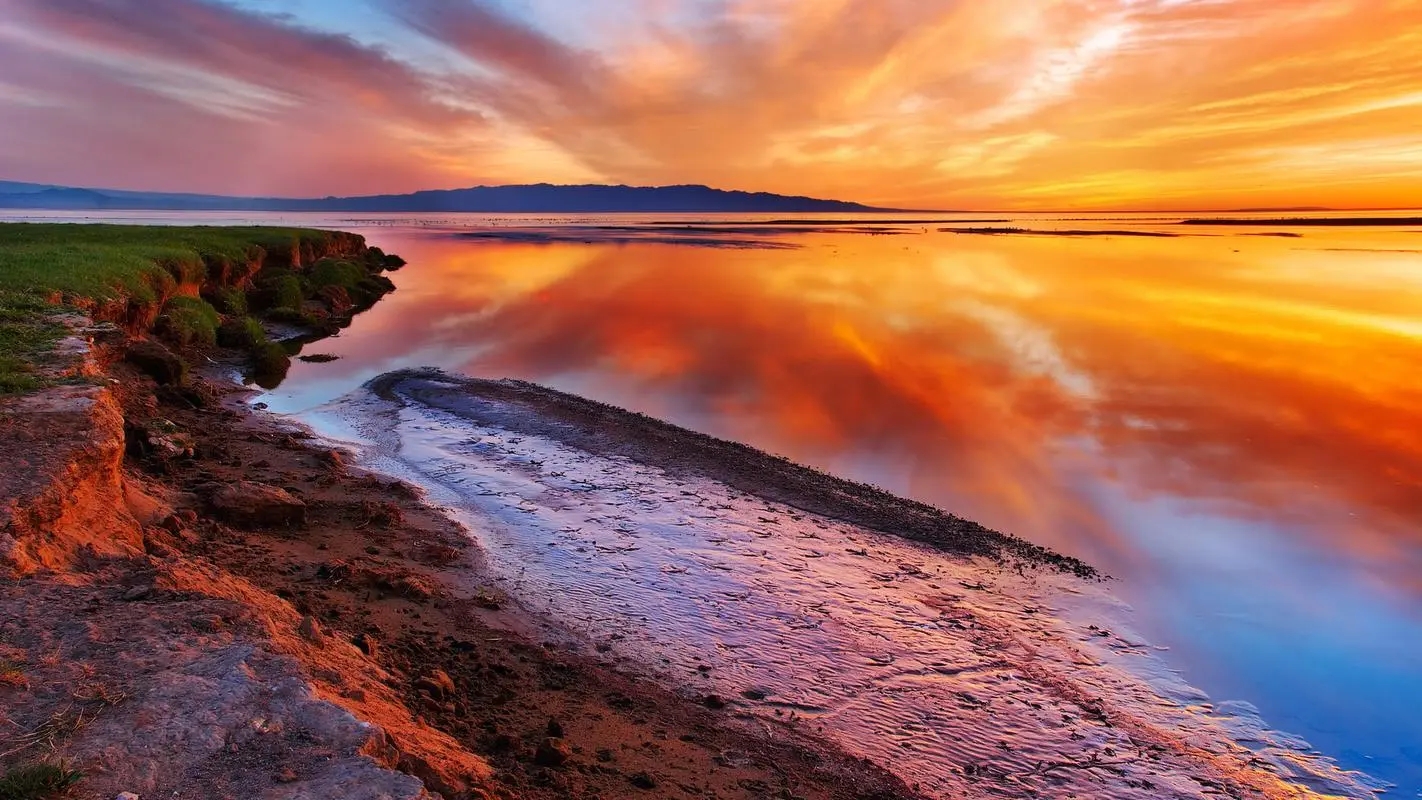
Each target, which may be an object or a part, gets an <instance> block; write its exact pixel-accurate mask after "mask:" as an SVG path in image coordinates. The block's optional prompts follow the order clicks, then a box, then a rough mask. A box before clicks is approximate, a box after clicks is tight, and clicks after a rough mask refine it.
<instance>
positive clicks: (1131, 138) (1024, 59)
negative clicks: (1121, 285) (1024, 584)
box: [0, 0, 1422, 210]
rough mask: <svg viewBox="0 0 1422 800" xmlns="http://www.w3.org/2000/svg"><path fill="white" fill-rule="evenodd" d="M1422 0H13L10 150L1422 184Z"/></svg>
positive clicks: (404, 163)
mask: <svg viewBox="0 0 1422 800" xmlns="http://www.w3.org/2000/svg"><path fill="white" fill-rule="evenodd" d="M1419 53H1422V0H0V180H18V181H32V182H38V183H55V184H64V185H78V186H94V187H108V188H124V189H142V190H155V191H193V192H205V193H224V194H242V195H274V196H300V197H308V196H325V195H350V194H373V193H387V192H407V191H414V190H418V189H429V188H457V187H463V186H472V185H484V184H499V183H536V182H549V183H627V184H634V185H664V184H680V183H704V184H708V185H712V186H716V187H720V188H728V189H745V190H752V191H770V192H779V193H784V194H807V195H812V196H819V197H833V198H837V199H846V200H856V201H860V202H866V203H873V204H878V205H889V206H895V207H903V208H925V209H994V208H997V209H1024V210H1025V209H1043V210H1060V209H1073V208H1079V209H1084V210H1085V209H1143V210H1152V209H1197V208H1254V207H1296V206H1328V207H1335V208H1388V207H1416V206H1422V57H1419V56H1418V54H1419Z"/></svg>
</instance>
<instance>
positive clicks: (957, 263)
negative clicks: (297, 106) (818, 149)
mask: <svg viewBox="0 0 1422 800" xmlns="http://www.w3.org/2000/svg"><path fill="white" fill-rule="evenodd" d="M47 216H53V215H47ZM91 216H92V215H91ZM129 216H130V217H132V216H134V215H129ZM154 216H155V218H153V219H149V220H145V221H167V220H173V219H179V218H178V217H176V215H154ZM195 216H196V217H202V218H207V219H209V220H210V221H214V222H225V221H228V220H225V219H222V218H220V217H216V216H213V215H191V216H185V217H181V218H180V219H182V220H192V219H193V218H194V217H195ZM972 218H973V219H988V218H991V219H1002V218H1003V217H1002V216H1000V215H973V216H972ZM251 219H253V217H251V216H245V217H243V220H244V221H246V220H251ZM258 219H259V220H260V221H269V220H277V219H280V220H281V221H284V222H289V223H298V224H326V225H329V226H332V227H342V228H348V229H361V230H362V231H363V232H364V233H365V234H366V235H367V236H368V237H369V238H370V239H371V240H372V241H373V242H374V243H376V244H379V245H381V246H383V247H385V248H386V249H387V250H391V251H393V252H398V253H400V254H401V255H403V256H405V257H406V258H407V259H408V260H409V261H410V263H411V266H410V267H409V268H407V269H406V270H405V271H403V272H400V273H398V274H397V275H396V276H395V278H396V283H397V284H398V286H399V291H398V292H396V293H395V294H393V295H391V296H390V297H389V298H387V299H386V300H385V301H383V302H382V303H381V304H380V305H378V306H377V307H376V308H375V309H373V310H372V311H370V312H368V313H367V314H365V315H364V316H362V317H361V318H360V319H359V320H358V322H357V324H356V325H355V326H353V327H352V328H351V329H350V330H349V331H347V332H346V333H344V334H342V336H340V337H339V338H337V339H335V340H329V341H326V342H321V343H318V344H317V345H314V346H313V348H312V350H313V351H319V352H330V353H334V354H337V355H340V356H342V359H341V360H339V361H336V362H333V363H329V364H319V365H315V364H310V365H308V364H298V365H297V366H296V367H295V368H294V369H293V370H292V375H291V378H290V379H289V380H288V382H287V383H286V384H285V385H284V386H283V387H282V388H280V389H279V390H278V391H277V392H275V393H274V394H273V395H272V396H271V397H270V398H268V402H270V403H271V404H272V405H273V406H274V407H275V408H277V409H278V410H283V411H289V412H298V413H300V412H303V411H306V410H309V409H312V408H314V407H316V406H318V405H321V404H323V403H325V402H327V401H329V400H331V399H332V398H334V397H337V396H339V395H341V394H344V393H345V392H347V391H348V390H350V389H351V388H353V387H355V386H356V385H358V384H359V383H360V382H362V381H364V380H365V379H367V378H369V377H372V376H374V375H375V374H378V373H380V372H383V371H386V370H389V369H392V368H397V367H405V366H412V365H437V366H442V367H445V368H448V369H451V370H454V371H460V372H465V373H469V374H474V375H482V376H493V377H503V376H511V377H519V378H525V379H528V380H533V381H537V382H540V383H545V384H549V385H552V386H555V387H557V388H561V389H565V390H569V391H574V392H578V393H581V394H586V395H590V396H593V397H596V398H598V399H602V400H605V401H609V402H612V403H615V404H618V405H622V406H626V407H630V408H634V409H637V410H642V411H646V412H648V413H651V414H654V415H657V416H661V417H664V418H667V419H671V420H673V421H676V422H679V423H681V424H684V425H687V426H689V427H692V428H696V429H699V430H703V431H706V432H708V433H712V434H715V435H718V436H723V437H727V438H734V439H739V440H743V441H747V442H751V443H753V444H755V445H757V446H759V447H762V448H764V449H767V450H771V451H774V452H778V453H783V454H785V455H788V456H790V457H792V458H794V459H796V460H800V461H804V462H807V463H811V464H815V465H817V466H821V467H825V468H827V469H830V470H832V471H834V472H836V473H839V474H843V475H847V476H850V477H854V478H860V479H865V480H870V481H873V482H875V483H878V484H880V485H883V486H885V487H888V488H890V489H892V490H895V491H897V492H900V493H903V494H907V495H910V496H913V497H917V498H922V499H925V500H929V501H932V502H935V503H937V504H939V505H942V506H944V507H946V508H949V509H951V510H953V511H956V512H958V513H960V514H962V515H964V516H969V517H973V518H976V519H978V520H980V521H982V522H984V523H985V524H988V525H991V526H993V527H997V528H1000V529H1002V530H1005V531H1010V532H1013V533H1017V534H1019V535H1021V536H1023V537H1026V538H1028V539H1031V540H1033V541H1036V542H1039V543H1042V544H1046V545H1049V546H1051V547H1054V548H1057V549H1059V550H1061V551H1063V552H1068V553H1071V554H1073V555H1078V556H1081V557H1082V558H1085V559H1087V560H1089V561H1091V562H1092V563H1095V564H1097V565H1099V566H1101V567H1102V568H1103V569H1105V570H1106V571H1108V572H1110V573H1111V574H1112V575H1114V576H1115V577H1116V578H1117V579H1118V580H1117V581H1116V582H1115V584H1114V585H1113V590H1114V591H1115V592H1116V593H1117V594H1118V595H1120V596H1122V597H1125V598H1127V599H1128V600H1129V601H1131V602H1132V603H1133V604H1134V606H1135V607H1136V609H1137V615H1138V626H1139V627H1140V628H1142V629H1144V631H1145V632H1146V633H1147V634H1148V636H1149V638H1150V639H1151V640H1152V641H1154V642H1156V643H1159V644H1163V645H1167V646H1169V647H1170V648H1171V652H1170V653H1169V654H1168V655H1167V659H1168V660H1169V661H1170V663H1171V664H1172V665H1174V666H1175V667H1177V668H1179V669H1180V670H1181V671H1182V672H1183V673H1184V675H1185V677H1186V678H1187V679H1188V680H1189V681H1190V682H1191V683H1194V684H1196V685H1198V686H1201V687H1202V688H1204V689H1205V690H1206V691H1207V692H1209V694H1210V695H1211V696H1212V697H1214V698H1215V699H1216V700H1226V699H1237V700H1244V701H1247V702H1249V703H1252V704H1254V705H1256V706H1258V707H1259V709H1260V710H1261V712H1262V714H1263V716H1264V717H1265V719H1266V720H1268V721H1269V723H1271V724H1272V725H1273V726H1275V727H1277V728H1280V729H1282V730H1286V731H1290V732H1292V733H1295V734H1298V735H1300V736H1302V737H1304V738H1305V739H1307V740H1308V741H1310V742H1311V743H1312V744H1313V745H1314V746H1316V747H1318V748H1319V749H1321V750H1323V751H1324V752H1326V753H1328V754H1330V755H1333V756H1336V757H1338V758H1339V759H1340V761H1341V762H1342V763H1343V764H1345V765H1346V766H1348V767H1351V768H1355V769H1361V770H1363V771H1365V772H1367V773H1369V774H1371V775H1374V776H1377V777H1380V778H1383V779H1386V780H1389V781H1392V782H1394V783H1396V784H1397V785H1398V789H1397V790H1396V794H1397V795H1400V796H1422V721H1419V720H1418V718H1417V709H1419V708H1422V604H1419V599H1422V577H1420V576H1422V378H1420V377H1419V368H1418V364H1419V363H1422V230H1415V229H1406V228H1386V229H1325V228H1307V229H1302V228H1301V229H1298V230H1297V231H1296V232H1297V233H1298V234H1300V235H1299V236H1297V237H1280V236H1261V235H1253V234H1259V233H1266V232H1280V231H1284V230H1285V229H1280V228H1261V229H1257V230H1256V229H1222V228H1201V229H1191V230H1188V231H1184V232H1188V233H1193V234H1196V235H1192V236H1182V237H1178V238H1140V237H1080V238H1078V237H1054V236H1018V235H1002V236H980V235H964V234H954V233H946V232H940V231H939V230H938V228H939V227H940V225H938V224H926V223H924V224H920V223H916V224H912V225H901V226H890V227H895V228H896V229H897V230H898V231H899V233H897V234H896V235H868V234H866V233H864V232H862V231H860V232H847V231H844V230H837V231H832V232H824V231H821V232H804V231H800V232H793V233H783V234H767V233H762V232H761V231H758V230H755V229H754V226H749V225H745V224H744V223H745V222H746V221H747V218H730V219H728V218H719V219H716V220H713V221H716V222H719V223H725V224H728V226H729V227H734V229H735V230H734V231H733V232H728V233H725V234H724V236H723V237H721V238H723V239H725V238H729V239H735V240H737V243H738V244H741V245H751V244H755V243H757V242H767V243H773V244H776V245H779V246H778V247H774V248H760V247H750V246H742V247H735V248H727V247H703V246H694V245H691V244H686V243H677V244H672V243H665V242H666V241H667V240H684V239H692V240H700V239H705V238H710V239H715V238H717V237H715V236H711V235H709V234H706V233H704V232H700V231H692V232H689V233H685V234H683V233H681V232H675V233H661V232H660V230H659V229H654V228H652V226H647V227H639V228H637V229H636V230H633V231H619V232H608V231H605V230H592V229H589V230H587V231H586V232H582V231H580V232H579V233H578V234H577V235H575V236H568V235H566V230H567V229H566V225H567V224H569V223H570V222H577V223H584V224H589V223H590V224H591V225H594V226H597V225H604V226H606V225H616V226H628V225H629V224H630V223H637V222H649V221H658V220H651V219H642V218H637V219H632V220H630V221H629V220H628V219H627V218H616V219H612V218H606V217H604V218H600V219H596V220H568V219H559V220H532V219H528V218H524V219H508V218H504V219H499V220H491V219H487V218H477V217H465V218H459V217H449V216H442V217H425V218H415V219H411V218H408V217H405V218H394V217H390V218H378V217H366V218H362V219H359V220H353V219H348V218H340V219H337V218H331V217H325V218H315V217H311V218H303V217H302V216H301V215H272V216H270V217H258ZM674 219H685V217H677V218H674ZM232 221H235V220H232ZM660 221H663V222H665V221H669V220H660ZM730 223H735V224H733V225H731V224H730ZM955 224H956V225H958V226H960V227H961V226H966V225H975V226H976V225H987V224H992V225H1008V224H1010V225H1013V226H1020V227H1037V228H1057V229H1090V228H1094V229H1113V230H1114V229H1129V230H1138V231H1151V230H1153V231H1172V232H1182V231H1181V229H1180V228H1179V227H1178V226H1174V225H1171V224H1169V222H1168V221H1166V220H1159V219H1148V218H1141V217H1138V218H1134V219H1128V220H1107V219H1103V218H1093V219H1086V220H1080V219H1078V220H1070V221H1065V220H1059V219H1055V218H1051V219H1047V218H1038V219H1022V218H1018V219H1016V220H1014V221H1013V222H1010V223H953V222H952V221H951V220H948V221H945V222H944V223H943V225H945V226H947V225H955ZM470 226H474V227H477V228H478V229H480V230H486V229H489V228H490V227H491V226H492V227H493V228H495V229H498V230H503V229H506V228H507V227H509V226H522V227H528V226H533V227H537V228H539V229H540V230H539V231H538V236H536V237H533V238H536V239H539V240H540V241H507V240H503V239H478V240H471V239H466V238H459V237H456V236H453V235H451V233H452V232H453V231H457V230H465V229H468V228H469V227H470ZM663 227H664V228H666V229H667V230H668V231H675V229H676V228H677V226H663ZM841 227H842V226H841ZM649 229H652V230H658V232H656V233H648V232H647V231H648V230H649ZM550 231H551V233H550ZM609 239H615V240H617V241H609ZM548 240H567V241H548ZM588 242H591V243H588Z"/></svg>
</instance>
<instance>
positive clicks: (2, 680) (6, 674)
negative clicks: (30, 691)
mask: <svg viewBox="0 0 1422 800" xmlns="http://www.w3.org/2000/svg"><path fill="white" fill-rule="evenodd" d="M29 682H30V681H29V678H26V677H25V668H24V667H23V666H21V665H20V663H19V662H17V661H10V660H8V659H2V658H0V686H12V687H18V686H28V685H29Z"/></svg>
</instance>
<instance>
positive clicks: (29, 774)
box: [0, 763, 84, 800]
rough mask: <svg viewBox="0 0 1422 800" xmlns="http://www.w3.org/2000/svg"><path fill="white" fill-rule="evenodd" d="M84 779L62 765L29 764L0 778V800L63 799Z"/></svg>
mask: <svg viewBox="0 0 1422 800" xmlns="http://www.w3.org/2000/svg"><path fill="white" fill-rule="evenodd" d="M83 779H84V776H83V774H81V773H79V772H77V771H75V770H72V769H70V768H69V767H67V766H65V765H64V764H62V763H60V764H30V765H28V766H24V767H15V768H14V769H12V770H9V771H7V772H6V773H5V774H4V776H0V800H51V799H52V798H59V797H65V796H67V795H68V794H69V790H70V789H73V788H74V787H75V786H77V785H78V784H79V782H80V781H81V780H83Z"/></svg>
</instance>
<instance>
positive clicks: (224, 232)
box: [0, 223, 336, 393]
mask: <svg viewBox="0 0 1422 800" xmlns="http://www.w3.org/2000/svg"><path fill="white" fill-rule="evenodd" d="M334 236H336V234H333V233H331V232H327V231H318V230H307V229H301V228H269V227H231V228H228V227H205V226H198V227H176V226H163V225H88V224H84V225H70V224H58V223H3V224H0V393H17V392H26V391H31V390H33V389H36V388H40V387H41V386H43V385H45V383H46V380H45V378H44V377H43V370H42V368H43V367H44V366H45V364H46V363H47V358H48V356H49V354H50V353H52V352H53V348H54V344H55V342H57V341H58V340H59V339H60V338H61V337H62V336H63V335H64V333H65V330H64V328H63V326H61V325H58V324H56V323H55V322H54V321H53V319H52V317H53V316H54V315H55V313H57V312H58V311H61V310H62V309H61V308H59V307H57V306H55V305H53V301H54V300H55V299H63V298H72V299H73V300H75V301H79V300H90V301H95V302H103V301H108V300H122V299H129V300H134V301H137V302H140V303H152V302H156V301H157V300H158V299H159V298H162V297H166V296H168V295H170V294H171V293H172V292H173V291H174V289H175V288H176V286H177V284H178V283H179V282H185V283H201V282H202V281H203V280H204V278H205V277H206V276H207V274H208V268H209V266H212V267H213V268H214V269H225V268H226V267H228V266H230V265H233V264H245V263H249V262H252V261H255V260H257V259H258V258H261V257H264V256H267V258H266V262H267V263H268V264H269V265H272V266H274V267H280V265H283V264H286V263H289V261H290V254H292V253H293V252H303V253H309V252H312V251H313V250H317V249H318V248H320V247H324V246H326V245H327V244H328V243H329V242H330V241H331V239H332V238H333V237H334ZM317 251H319V250H317ZM279 271H282V272H284V273H285V274H286V275H287V276H289V278H290V281H285V280H284V281H283V284H282V286H281V287H280V291H279V299H280V300H281V301H282V302H283V303H286V304H288V305H289V306H290V307H291V308H293V309H296V310H299V309H300V308H301V298H302V295H303V292H302V289H303V286H302V284H301V281H300V279H299V278H298V277H297V276H296V275H295V274H294V273H292V272H291V271H290V270H279ZM292 282H294V283H292ZM213 299H214V300H216V301H217V306H218V307H217V308H214V307H213V306H212V305H210V304H209V303H207V302H203V301H199V300H197V299H195V298H175V299H173V300H171V301H169V302H168V304H167V307H166V308H165V309H164V314H165V318H166V320H165V324H170V325H171V335H172V336H173V338H175V339H177V340H178V341H180V342H182V343H184V344H210V343H211V342H212V341H213V340H214V339H215V336H216V329H217V326H218V321H219V320H218V317H217V313H218V311H219V310H220V311H221V312H222V313H226V314H229V315H234V316H236V315H245V314H246V313H247V298H246V296H245V295H244V294H243V293H242V292H240V291H237V290H233V289H220V290H217V291H216V292H215V294H214V297H213Z"/></svg>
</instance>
